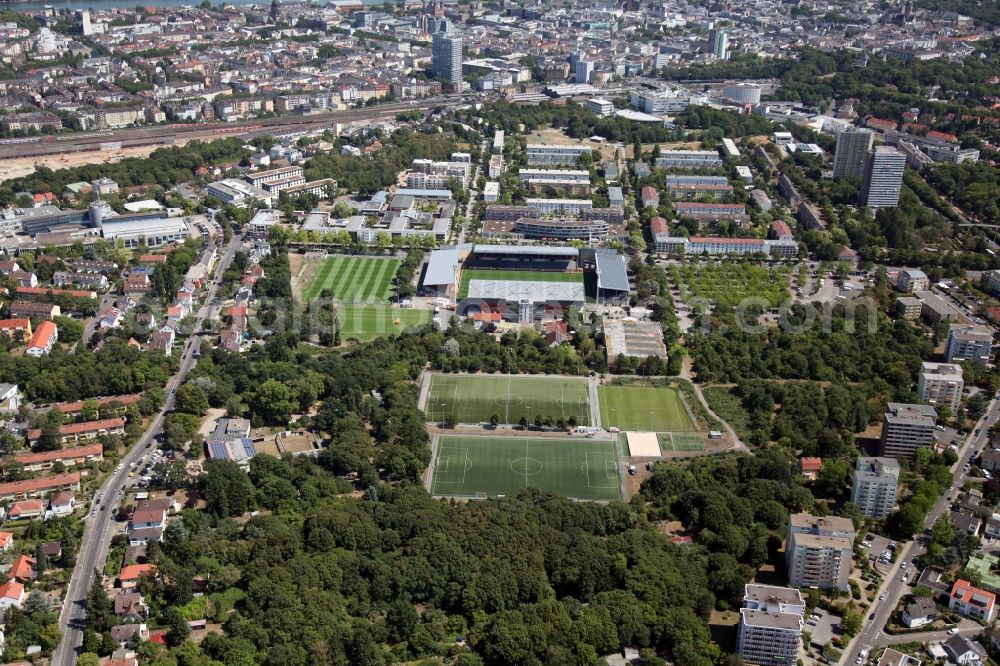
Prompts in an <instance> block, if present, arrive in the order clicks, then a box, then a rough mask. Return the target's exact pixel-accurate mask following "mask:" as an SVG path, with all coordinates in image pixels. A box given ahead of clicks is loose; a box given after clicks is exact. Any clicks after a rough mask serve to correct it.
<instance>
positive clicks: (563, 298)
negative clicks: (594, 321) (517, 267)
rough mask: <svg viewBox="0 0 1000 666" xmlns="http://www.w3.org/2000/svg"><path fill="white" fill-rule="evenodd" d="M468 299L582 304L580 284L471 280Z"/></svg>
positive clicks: (582, 293)
mask: <svg viewBox="0 0 1000 666" xmlns="http://www.w3.org/2000/svg"><path fill="white" fill-rule="evenodd" d="M467 298H470V299H477V298H478V299H483V300H491V301H507V302H508V303H516V302H520V301H529V302H531V303H545V302H549V301H560V302H567V301H569V302H578V303H582V302H584V287H583V283H582V282H528V281H525V280H471V281H470V282H469V295H468V296H467Z"/></svg>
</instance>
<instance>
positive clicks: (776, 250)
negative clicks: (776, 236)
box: [650, 218, 799, 257]
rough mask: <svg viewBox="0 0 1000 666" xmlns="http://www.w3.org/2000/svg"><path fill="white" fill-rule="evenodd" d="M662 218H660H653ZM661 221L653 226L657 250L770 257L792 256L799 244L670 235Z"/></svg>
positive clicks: (778, 241)
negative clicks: (660, 223)
mask: <svg viewBox="0 0 1000 666" xmlns="http://www.w3.org/2000/svg"><path fill="white" fill-rule="evenodd" d="M654 219H662V218H654ZM665 224H666V223H665V222H664V224H663V225H657V226H656V227H652V220H650V225H651V229H652V233H653V245H654V247H655V248H656V251H657V252H658V253H660V254H696V255H697V254H710V255H725V254H764V255H767V256H772V257H794V256H795V255H797V254H798V253H799V244H798V243H797V242H796V241H794V240H767V239H763V238H727V237H719V236H670V235H669V234H668V233H667V232H666V231H665V230H664V229H665Z"/></svg>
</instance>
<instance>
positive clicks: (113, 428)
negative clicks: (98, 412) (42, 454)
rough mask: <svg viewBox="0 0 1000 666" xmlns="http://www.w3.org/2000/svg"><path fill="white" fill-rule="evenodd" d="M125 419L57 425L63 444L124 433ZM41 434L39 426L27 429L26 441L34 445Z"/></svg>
mask: <svg viewBox="0 0 1000 666" xmlns="http://www.w3.org/2000/svg"><path fill="white" fill-rule="evenodd" d="M124 434H125V419H123V418H120V417H119V418H113V419H100V420H98V421H84V422H83V423H68V424H66V425H62V426H59V436H60V439H61V440H62V443H63V444H71V443H73V442H84V441H89V440H92V439H97V438H98V437H100V436H102V435H124ZM41 436H42V430H41V428H33V429H31V430H29V431H28V443H29V444H31V445H32V446H34V444H35V442H37V441H38V440H39V439H40V438H41Z"/></svg>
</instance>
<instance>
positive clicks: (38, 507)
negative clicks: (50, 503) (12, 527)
mask: <svg viewBox="0 0 1000 666" xmlns="http://www.w3.org/2000/svg"><path fill="white" fill-rule="evenodd" d="M8 515H9V516H10V518H11V520H17V519H19V518H41V517H42V516H43V515H45V503H44V502H42V501H41V500H22V501H20V502H14V503H13V504H11V505H10V511H9V512H8Z"/></svg>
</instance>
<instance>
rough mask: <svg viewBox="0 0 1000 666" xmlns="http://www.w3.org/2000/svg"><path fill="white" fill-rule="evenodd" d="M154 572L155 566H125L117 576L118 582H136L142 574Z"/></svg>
mask: <svg viewBox="0 0 1000 666" xmlns="http://www.w3.org/2000/svg"><path fill="white" fill-rule="evenodd" d="M152 571H156V565H155V564H152V563H150V564H127V565H125V566H123V567H122V570H121V572H120V573H119V574H118V580H136V579H137V578H141V577H142V576H143V575H144V574H147V573H150V572H152Z"/></svg>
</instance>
